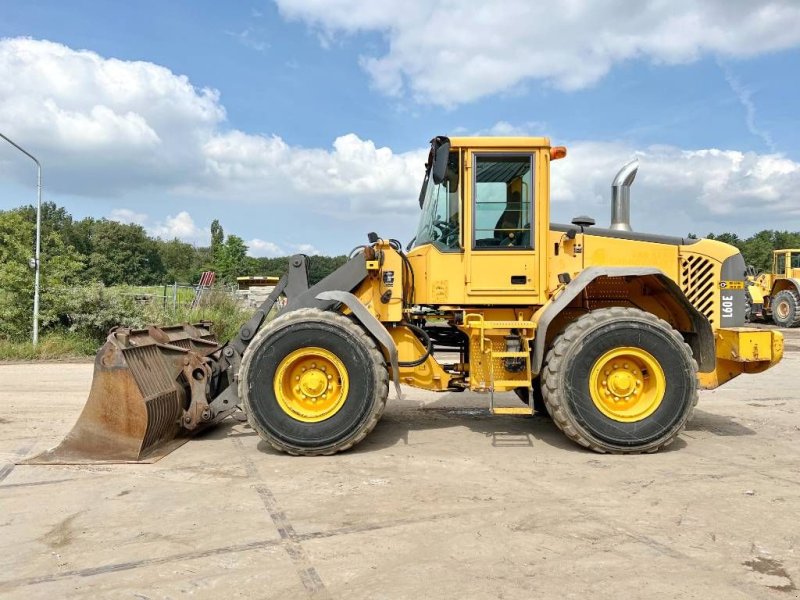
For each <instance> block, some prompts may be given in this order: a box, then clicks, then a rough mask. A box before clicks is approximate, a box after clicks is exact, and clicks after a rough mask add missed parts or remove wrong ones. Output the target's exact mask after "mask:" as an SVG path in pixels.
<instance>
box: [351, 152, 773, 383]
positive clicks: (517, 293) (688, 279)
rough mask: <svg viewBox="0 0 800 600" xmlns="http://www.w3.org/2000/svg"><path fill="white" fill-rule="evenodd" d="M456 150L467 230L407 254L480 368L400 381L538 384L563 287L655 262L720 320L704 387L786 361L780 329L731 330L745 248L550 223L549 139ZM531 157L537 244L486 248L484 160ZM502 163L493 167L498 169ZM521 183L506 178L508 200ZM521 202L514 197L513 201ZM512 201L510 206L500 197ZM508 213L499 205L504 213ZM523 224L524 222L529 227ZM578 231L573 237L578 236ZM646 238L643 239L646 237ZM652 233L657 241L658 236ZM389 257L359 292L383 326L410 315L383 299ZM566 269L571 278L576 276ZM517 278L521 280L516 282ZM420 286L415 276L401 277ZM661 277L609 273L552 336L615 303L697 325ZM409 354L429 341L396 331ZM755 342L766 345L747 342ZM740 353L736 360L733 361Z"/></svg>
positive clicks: (404, 374)
mask: <svg viewBox="0 0 800 600" xmlns="http://www.w3.org/2000/svg"><path fill="white" fill-rule="evenodd" d="M450 141H451V144H452V145H451V149H450V153H451V156H453V157H455V156H457V157H458V164H459V167H460V169H461V174H460V177H459V178H458V179H459V182H460V184H459V186H458V190H457V191H456V192H455V193H452V194H450V195H451V198H450V202H449V204H450V207H448V208H447V210H446V211H444V214H443V216H447V217H448V218H449V219H451V220H452V221H453V222H457V223H458V224H459V226H458V231H457V237H456V236H455V235H453V236H451V239H450V242H451V243H450V244H448V247H445V248H443V247H442V244H436V243H424V244H419V243H418V242H417V245H416V246H415V247H413V248H412V249H411V250H410V251H409V252H408V260H409V262H410V264H411V267H412V268H413V272H414V282H413V294H414V301H415V303H416V304H420V305H427V306H432V307H436V308H437V309H438V310H439V311H441V313H442V318H443V319H445V320H447V319H450V320H454V321H456V322H458V323H460V325H459V329H461V330H462V331H463V332H464V334H465V335H466V336H467V338H468V340H469V348H470V352H469V357H470V358H469V364H464V365H460V369H461V374H457V373H458V368H457V369H456V370H455V373H456V374H454V372H453V370H450V372H449V374H448V372H445V371H444V370H443V369H442V368H441V365H439V364H438V363H437V362H436V360H435V359H434V358H433V357H430V358H429V359H428V360H427V361H425V363H423V365H421V366H419V367H414V368H401V369H400V371H401V373H400V374H401V377H400V379H401V381H403V382H404V383H407V384H409V385H413V386H416V387H422V388H425V389H432V390H441V389H445V388H446V387H447V385H448V380H449V379H454V378H456V377H459V378H461V377H462V376H464V375H467V374H468V376H467V377H464V380H465V381H467V382H468V383H467V385H468V387H469V389H473V390H491V391H508V390H514V389H517V388H519V387H528V388H530V387H531V386H532V384H531V381H532V379H535V373H532V372H531V367H530V364H529V363H530V360H529V357H530V343H531V341H532V340H533V338H534V337H535V335H536V330H537V325H538V319H539V316H540V315H541V314H542V312H543V309H544V308H546V307H547V306H548V305H550V304H551V303H552V302H553V301H554V300H555V299H556V298H557V297H558V295H559V293H560V292H561V291H562V290H563V289H564V287H565V284H564V283H563V282H564V281H565V280H567V279H569V280H575V279H576V278H577V277H578V276H579V275H580V274H581V273H582V272H584V271H585V270H586V269H588V268H591V267H623V266H624V267H643V268H644V267H646V268H651V269H653V268H654V269H658V270H659V271H660V272H662V273H663V274H664V275H666V277H668V278H669V279H670V280H672V281H673V282H674V283H675V284H676V285H677V286H678V288H680V290H681V291H682V292H683V294H685V296H686V298H687V299H688V301H689V302H690V303H692V305H693V306H695V307H696V308H697V310H698V311H699V312H700V313H701V314H702V315H703V316H704V317H705V318H707V319H708V321H709V323H710V324H711V327H712V330H713V332H714V336H715V342H716V361H715V366H714V368H713V369H711V370H708V371H706V372H701V373H700V382H701V385H702V386H703V387H706V388H713V387H716V386H718V385H720V384H722V383H724V382H726V381H728V380H730V379H731V378H733V377H736V376H737V375H739V374H741V373H752V372H759V371H763V370H764V369H766V368H768V367H769V366H771V365H773V364H775V363H776V362H777V361H778V360H780V357H781V356H782V347H783V341H782V336H781V335H780V334H779V333H777V332H772V331H757V330H754V329H752V328H744V327H730V328H726V327H723V326H722V325H723V324H722V321H723V311H724V310H726V307H724V306H723V302H724V298H725V289H726V287H735V288H736V289H735V290H734V293H736V292H743V290H744V287H745V285H744V276H743V275H744V273H743V272H741V273H736V275H735V277H736V279H735V280H734V281H728V280H726V279H725V278H724V274H723V265H724V264H725V261H726V259H729V258H732V257H739V256H740V255H739V253H738V251H737V249H736V248H734V247H732V246H730V245H728V244H724V243H722V242H718V241H714V240H705V239H703V240H685V242H686V243H685V244H684V243H675V242H674V240H670V242H669V243H665V240H663V239H661V236H646V235H641V236H636V235H631V236H628V237H629V238H632V239H625V238H624V237H609V236H608V235H607V232H606V231H605V230H603V233H598V234H597V235H594V234H593V228H592V227H574V228H572V229H573V231H571V232H570V231H564V229H565V228H564V226H561V227H558V228H555V227H552V226H551V223H550V214H549V207H550V163H551V160H550V150H551V148H550V144H549V141H548V140H547V138H450ZM495 155H496V156H501V157H507V156H511V157H529V159H530V164H531V167H532V169H531V174H532V177H531V178H530V180H528V181H525V182H524V183H525V184H527V185H528V186H529V189H530V190H531V193H530V195H529V197H528V199H529V201H530V202H531V207H532V208H531V211H530V216H531V217H532V220H531V225H530V234H531V239H532V240H534V242H533V243H531V244H530V247H526V248H515V247H513V246H509V247H508V248H501V249H499V248H490V249H489V248H485V247H480V246H478V245H477V243H478V239H477V237H478V234H476V230H477V229H478V227H477V226H476V220H477V218H479V217H476V215H477V214H478V213H479V211H480V208H476V207H477V206H478V205H479V202H480V200H481V199H480V197H479V195H480V194H479V191H478V190H477V189H476V188H477V186H478V185H479V184H478V183H476V182H477V181H478V179H477V178H476V177H475V176H473V175H472V174H471V173H472V171H473V170H474V169H476V166H477V168H480V166H479V165H480V163H479V159H481V158H483V159H491V157H493V156H495ZM489 168H491V167H489ZM514 186H516V188H517V189H519V188H520V181H518V180H517V181H512V182H509V183H508V184H507V187H508V189H509V190H511V191H509V192H508V198H511V197H512V195H513V193H514V192H513V189H512V188H514ZM510 202H511V201H510V200H509V201H508V202H506V206H508V205H509V203H510ZM498 203H499V204H502V203H501V202H498ZM497 210H498V211H499V210H500V209H499V208H498V209H497ZM520 225H522V226H524V225H526V224H525V223H521V224H520ZM573 233H574V235H573ZM637 237H638V238H639V239H636V238H637ZM648 237H652V240H649V239H648ZM381 254H382V256H383V257H384V259H383V260H384V264H383V266H381V267H378V265H377V261H376V264H375V270H374V271H373V276H372V277H370V278H369V279H367V280H366V281H365V282H364V284H363V285H362V286H361V288H360V289H359V291H358V293H357V295H358V296H359V297H360V298H362V299H364V303H365V305H366V306H367V307H368V308H370V309H372V312H373V314H375V316H376V317H377V318H378V319H379V320H381V321H382V322H384V323H391V322H395V321H399V320H400V308H401V304H400V300H399V298H394V299H393V301H394V302H396V304H392V303H389V304H381V303H379V302H375V301H374V300H373V299H374V298H378V297H380V295H381V294H382V293H384V292H385V288H384V287H383V286H382V282H383V281H384V278H383V277H382V275H381V273H382V272H385V271H387V270H391V271H393V272H395V273H397V274H400V273H402V270H401V269H400V267H399V261H400V259H399V256H397V253H396V252H395V251H394V250H393V249H392V248H391V247H390V246H389V245H388V244H384V245H383V248H382V251H381ZM565 275H566V277H565ZM512 282H513V283H512ZM397 285H406V286H408V285H411V282H402V283H400V282H397V281H396V280H395V286H397ZM656 288H658V285H657V284H656V282H655V281H650V280H648V278H647V277H640V278H635V279H630V278H629V280H626V279H625V278H602V279H598V280H597V281H595V282H593V283H592V284H590V285H589V286H587V288H586V289H585V291H584V293H583V294H582V295H581V296H580V297H578V298H576V299H574V300H573V301H572V302H570V303H569V305H568V306H567V307H566V308H565V309H564V310H563V311H562V312H561V313H560V314H559V316H558V317H557V319H556V323H555V327H552V326H551V328H550V329H548V332H547V337H548V340H549V339H552V338H553V337H554V336H555V335H556V334H557V333H558V332H559V331H560V330H562V329H563V326H565V325H566V324H568V323H569V322H570V321H571V320H573V319H574V318H576V317H577V316H579V315H580V314H582V313H584V312H586V311H587V310H591V309H594V308H600V307H608V306H636V307H639V308H642V309H644V310H646V311H648V312H650V313H652V314H654V315H656V316H658V317H660V318H662V319H664V320H665V321H667V322H668V323H670V324H671V325H673V326H675V327H676V328H677V329H679V330H680V329H686V315H685V314H684V308H683V307H682V306H680V304H679V303H678V302H676V301H675V300H674V299H673V298H671V297H670V296H669V295H668V294H666V293H663V290H658V289H656ZM512 330H513V331H515V332H520V341H521V347H520V348H519V349H518V352H517V358H519V359H520V360H527V362H528V364H526V366H525V367H524V368H523V369H521V370H518V371H517V370H515V371H513V372H509V371H508V370H506V369H504V368H503V365H504V364H507V362H506V361H505V359H508V358H514V357H513V356H511V355H509V353H508V352H507V350H506V347H505V346H506V341H505V339H506V337H507V336H508V335H509V334H510V333H511V331H512ZM390 331H391V332H392V336H393V338H394V339H395V341H396V343H397V345H398V350H399V353H400V355H401V356H403V357H406V358H407V359H409V358H410V357H413V356H419V355H420V354H421V352H422V347H421V344H420V342H419V340H418V339H417V338H416V337H415V336H414V335H413V334H411V333H410V332H409V331H408V330H404V328H402V327H400V326H398V327H394V328H392V327H390ZM745 348H751V349H752V348H755V349H756V351H755V352H753V351H742V352H739V351H738V349H745ZM732 349H737V350H735V351H734V353H735V354H736V358H732V355H731V351H732Z"/></svg>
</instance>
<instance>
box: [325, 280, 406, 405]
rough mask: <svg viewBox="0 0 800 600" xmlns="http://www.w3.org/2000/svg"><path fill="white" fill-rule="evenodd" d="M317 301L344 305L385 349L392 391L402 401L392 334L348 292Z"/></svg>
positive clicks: (336, 293)
mask: <svg viewBox="0 0 800 600" xmlns="http://www.w3.org/2000/svg"><path fill="white" fill-rule="evenodd" d="M315 298H316V299H317V300H323V301H331V300H332V301H334V302H340V303H342V304H344V305H345V306H346V307H347V308H349V309H350V310H351V311H352V313H353V316H354V317H355V318H356V319H358V322H359V323H361V325H363V326H364V329H366V330H367V331H369V332H370V333H371V334H372V337H374V338H375V339H376V340H378V343H379V344H380V345H381V346H383V347H384V348H385V349H386V352H388V353H389V363H390V364H391V365H392V380H393V382H394V391H395V393H396V394H397V399H398V400H400V399H402V397H403V396H402V394H401V392H400V375H399V373H400V366H399V365H398V362H397V346H396V345H395V343H394V340H393V339H392V334H390V333H389V331H388V330H387V329H386V327H384V326H383V323H381V322H380V321H378V319H376V318H375V316H374V315H373V314H372V313H371V312H369V311H368V310H367V309H366V307H365V306H364V305H363V304H362V303H361V300H359V299H358V298H356V297H355V296H354V295H353V294H351V293H350V292H341V291H335V290H333V291H327V292H321V293H319V294H317V295H316V296H315Z"/></svg>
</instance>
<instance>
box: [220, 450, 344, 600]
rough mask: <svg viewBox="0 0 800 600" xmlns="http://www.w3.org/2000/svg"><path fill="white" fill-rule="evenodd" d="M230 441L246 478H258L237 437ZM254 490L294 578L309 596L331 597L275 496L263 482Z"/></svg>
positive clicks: (253, 465) (256, 471)
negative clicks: (277, 537)
mask: <svg viewBox="0 0 800 600" xmlns="http://www.w3.org/2000/svg"><path fill="white" fill-rule="evenodd" d="M231 442H232V443H233V445H234V446H236V447H237V449H238V450H239V455H240V456H241V457H242V460H243V462H244V465H245V471H246V472H247V475H248V476H249V477H251V478H254V479H258V467H256V464H255V463H254V462H253V459H252V458H250V456H249V455H248V454H247V450H246V449H245V447H244V445H243V444H242V442H241V440H240V439H239V438H231ZM254 487H255V490H256V492H258V495H259V497H260V498H261V501H262V502H263V503H264V507H265V508H266V509H267V513H269V517H270V519H272V522H273V524H274V525H275V527H276V529H277V530H278V535H280V536H281V540H283V542H284V543H283V548H284V550H285V551H286V554H288V555H289V558H290V559H291V561H292V564H293V565H294V568H295V571H296V572H297V576H298V577H299V578H300V582H301V583H302V584H303V587H304V588H305V590H306V592H307V593H308V595H309V597H312V598H323V599H324V598H331V595H330V592H328V588H327V587H325V582H324V581H322V577H321V576H320V574H319V572H318V571H317V569H316V567H314V565H313V564H312V562H311V559H310V558H309V557H308V554H307V553H306V551H305V550H304V549H303V546H302V545H301V543H300V541H301V540H300V537H299V536H298V535H297V532H296V531H295V530H294V527H293V526H292V523H291V522H290V521H289V517H287V516H286V512H285V511H284V510H283V509H282V508H281V506H280V505H279V504H278V501H277V500H276V499H275V495H274V494H273V493H272V491H271V490H270V489H269V487H267V485H266V484H265V483H263V482H260V483H258V484H256V485H255V486H254Z"/></svg>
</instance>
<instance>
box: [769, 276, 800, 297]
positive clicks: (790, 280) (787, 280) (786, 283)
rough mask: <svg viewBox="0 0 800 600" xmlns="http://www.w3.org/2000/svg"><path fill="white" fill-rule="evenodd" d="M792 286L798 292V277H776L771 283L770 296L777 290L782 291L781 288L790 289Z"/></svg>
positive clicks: (799, 282) (799, 288)
mask: <svg viewBox="0 0 800 600" xmlns="http://www.w3.org/2000/svg"><path fill="white" fill-rule="evenodd" d="M793 287H794V291H795V292H797V293H798V294H800V279H797V278H794V277H782V278H781V279H776V280H775V283H773V284H772V293H771V294H770V295H771V296H774V295H775V294H777V293H778V292H782V291H783V290H787V289H788V290H791V289H792V288H793Z"/></svg>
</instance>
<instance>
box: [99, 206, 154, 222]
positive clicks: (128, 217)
mask: <svg viewBox="0 0 800 600" xmlns="http://www.w3.org/2000/svg"><path fill="white" fill-rule="evenodd" d="M108 218H109V219H111V220H112V221H119V222H120V223H125V224H128V223H135V224H136V225H142V226H144V225H145V224H146V223H147V221H148V220H149V219H150V217H148V216H147V215H146V214H145V213H140V212H136V211H134V210H131V209H129V208H115V209H114V210H112V211H111V213H110V214H109V215H108Z"/></svg>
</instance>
